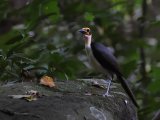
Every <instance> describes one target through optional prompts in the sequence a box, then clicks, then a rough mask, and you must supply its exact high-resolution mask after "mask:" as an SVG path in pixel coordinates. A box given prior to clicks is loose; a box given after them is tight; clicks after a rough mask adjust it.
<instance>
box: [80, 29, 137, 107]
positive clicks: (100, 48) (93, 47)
mask: <svg viewBox="0 0 160 120" xmlns="http://www.w3.org/2000/svg"><path fill="white" fill-rule="evenodd" d="M78 31H79V32H80V33H81V34H82V36H83V40H84V42H85V50H86V53H87V56H88V59H89V63H90V65H91V66H92V67H93V68H95V70H96V71H99V72H101V73H103V74H105V75H107V77H108V78H109V81H108V87H107V91H106V93H105V94H104V95H103V96H109V88H110V84H111V81H112V80H113V77H114V75H116V77H117V80H119V82H120V83H121V85H122V87H123V89H124V90H125V92H126V93H127V94H128V96H129V97H130V99H131V100H132V102H133V104H134V105H135V106H136V107H139V106H138V104H137V102H136V99H135V97H134V94H133V93H132V91H131V89H130V88H129V86H128V84H127V82H126V81H125V78H124V77H123V74H122V73H121V71H120V69H119V65H118V62H117V59H116V57H115V56H114V55H113V52H112V51H111V49H110V48H109V47H106V46H105V45H103V44H101V43H97V42H94V41H93V39H92V32H91V29H90V28H89V27H83V28H82V29H80V30H78Z"/></svg>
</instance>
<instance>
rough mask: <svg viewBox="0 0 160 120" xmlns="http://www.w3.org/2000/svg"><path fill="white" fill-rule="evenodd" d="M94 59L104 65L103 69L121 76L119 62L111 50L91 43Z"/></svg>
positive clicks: (99, 44)
mask: <svg viewBox="0 0 160 120" xmlns="http://www.w3.org/2000/svg"><path fill="white" fill-rule="evenodd" d="M91 48H92V52H93V55H94V57H95V58H96V59H97V61H98V62H99V63H100V64H101V65H102V67H103V68H104V69H106V70H108V71H110V72H112V73H115V74H117V75H121V73H120V71H119V67H118V63H117V60H116V58H115V56H114V55H113V53H112V52H111V50H110V49H109V48H107V47H106V46H104V45H103V44H101V43H94V42H92V43H91Z"/></svg>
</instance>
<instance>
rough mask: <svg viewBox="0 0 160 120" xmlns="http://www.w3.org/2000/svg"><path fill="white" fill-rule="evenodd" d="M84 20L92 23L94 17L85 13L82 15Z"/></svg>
mask: <svg viewBox="0 0 160 120" xmlns="http://www.w3.org/2000/svg"><path fill="white" fill-rule="evenodd" d="M84 19H85V20H86V21H93V19H94V15H93V14H92V13H89V12H86V13H85V14H84Z"/></svg>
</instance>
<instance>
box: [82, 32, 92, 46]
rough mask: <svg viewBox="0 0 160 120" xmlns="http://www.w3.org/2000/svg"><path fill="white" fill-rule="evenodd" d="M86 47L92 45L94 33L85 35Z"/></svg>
mask: <svg viewBox="0 0 160 120" xmlns="http://www.w3.org/2000/svg"><path fill="white" fill-rule="evenodd" d="M83 39H84V41H85V47H86V48H88V47H91V41H92V35H84V38H83Z"/></svg>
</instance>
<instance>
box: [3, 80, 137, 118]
mask: <svg viewBox="0 0 160 120" xmlns="http://www.w3.org/2000/svg"><path fill="white" fill-rule="evenodd" d="M99 81H100V80H99ZM56 84H57V88H56V89H54V88H47V87H44V86H41V85H38V84H36V83H31V82H24V83H14V84H8V85H3V86H1V87H0V118H1V119H0V120H137V113H136V108H135V106H134V105H133V104H132V102H131V101H130V100H129V99H128V97H127V96H126V95H125V94H124V93H123V89H121V87H120V86H119V85H118V84H113V85H112V87H111V92H110V93H111V95H112V96H109V97H103V96H102V94H103V93H104V92H105V89H103V88H101V87H99V86H97V85H96V86H95V85H92V81H90V80H88V81H86V82H84V81H83V80H78V81H67V82H56ZM29 90H36V91H39V93H40V94H43V95H45V96H42V97H40V98H38V99H37V100H36V101H31V102H27V101H26V100H24V99H13V98H11V97H9V96H8V95H19V94H25V93H26V92H27V91H29Z"/></svg>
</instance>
